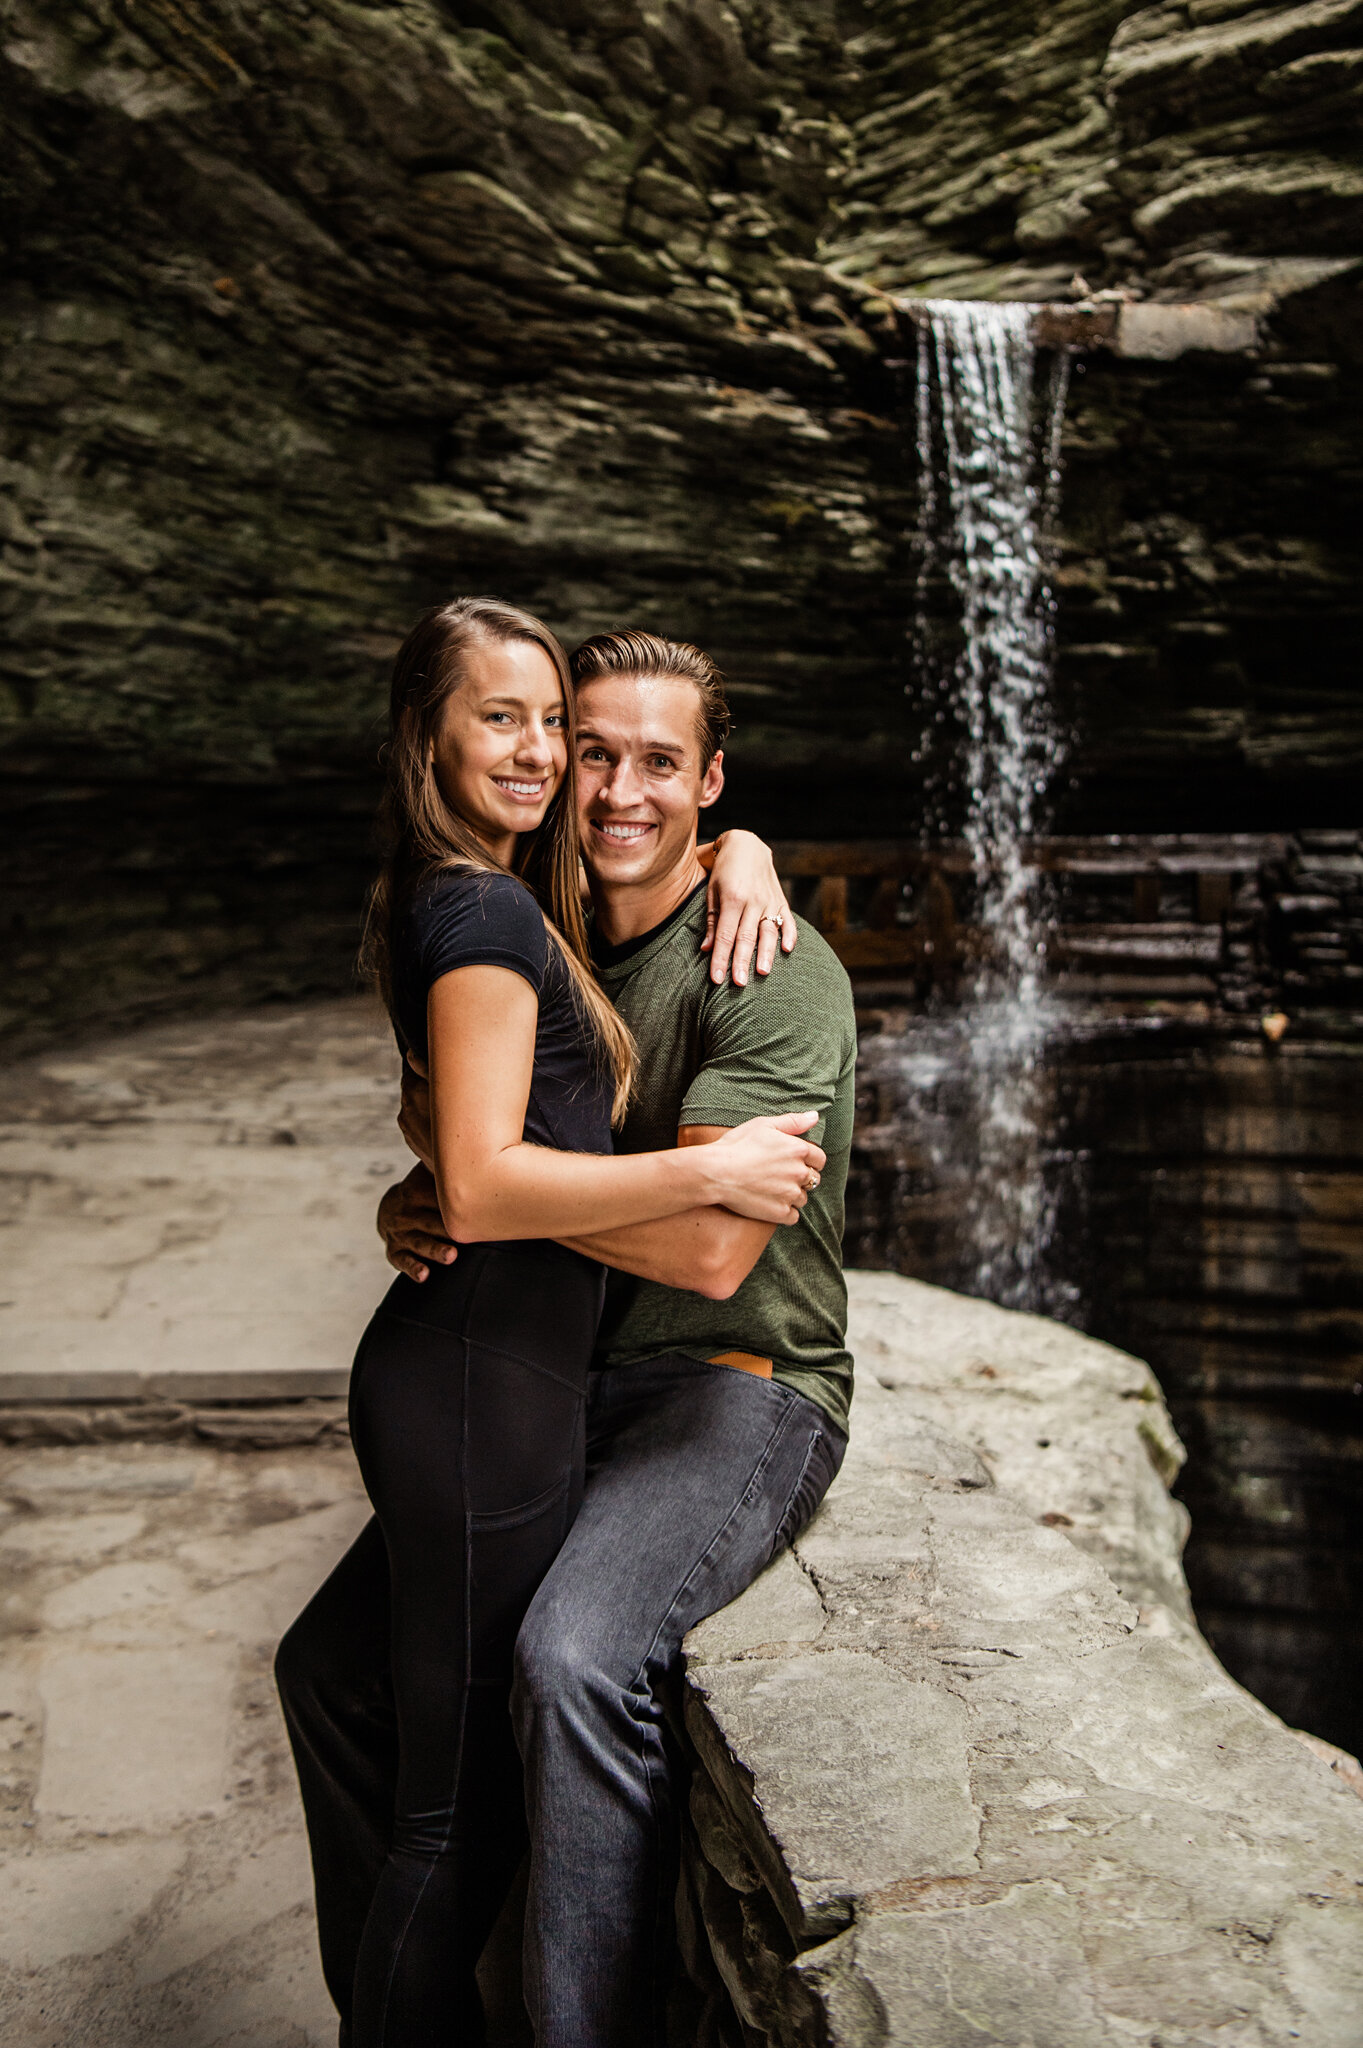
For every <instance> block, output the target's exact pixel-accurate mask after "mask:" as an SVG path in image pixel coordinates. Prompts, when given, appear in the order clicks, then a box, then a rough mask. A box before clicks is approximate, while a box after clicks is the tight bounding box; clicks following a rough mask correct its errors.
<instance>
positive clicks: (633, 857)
mask: <svg viewBox="0 0 1363 2048" xmlns="http://www.w3.org/2000/svg"><path fill="white" fill-rule="evenodd" d="M723 759H724V757H723V755H722V754H716V755H715V757H714V759H713V760H712V761H711V763H710V765H709V767H708V768H707V769H705V771H704V772H703V773H702V770H701V765H700V763H701V749H700V695H699V692H698V691H697V689H696V686H695V684H694V683H690V682H686V681H684V680H682V679H681V678H680V677H677V676H642V677H640V676H603V677H600V678H598V680H597V681H595V682H590V683H584V684H583V685H582V687H581V689H580V690H579V691H578V693H577V798H578V824H579V827H580V829H581V833H582V853H583V858H584V859H585V861H586V863H587V865H588V867H589V868H590V869H591V872H592V877H593V879H594V880H596V881H600V882H603V883H605V884H606V885H607V886H608V887H616V888H634V887H647V886H649V885H650V884H651V883H653V882H658V881H662V880H663V879H664V878H665V877H666V876H668V875H669V874H671V873H672V872H673V871H674V870H675V869H676V868H677V866H678V865H679V864H680V863H681V862H683V861H685V860H687V859H689V858H690V856H691V850H692V848H693V847H694V846H695V842H696V824H697V814H698V813H699V812H700V811H702V810H704V809H706V808H707V807H708V806H709V805H710V804H712V803H714V802H715V801H716V799H717V798H718V796H719V793H720V791H721V790H722V789H723V787H724V768H723Z"/></svg>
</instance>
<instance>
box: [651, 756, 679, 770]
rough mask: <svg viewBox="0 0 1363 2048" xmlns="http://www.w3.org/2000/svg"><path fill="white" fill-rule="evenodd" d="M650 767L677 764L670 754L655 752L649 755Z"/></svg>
mask: <svg viewBox="0 0 1363 2048" xmlns="http://www.w3.org/2000/svg"><path fill="white" fill-rule="evenodd" d="M648 765H649V767H650V768H672V767H674V766H675V765H676V764H675V762H674V761H673V759H672V756H671V755H670V754H653V755H650V757H649V763H648Z"/></svg>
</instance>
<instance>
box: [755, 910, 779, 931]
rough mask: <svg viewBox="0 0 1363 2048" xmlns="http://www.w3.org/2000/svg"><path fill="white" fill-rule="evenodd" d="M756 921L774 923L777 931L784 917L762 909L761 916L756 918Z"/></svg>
mask: <svg viewBox="0 0 1363 2048" xmlns="http://www.w3.org/2000/svg"><path fill="white" fill-rule="evenodd" d="M757 922H758V923H759V924H774V925H775V926H776V929H777V931H778V932H779V931H780V929H781V927H782V925H783V924H784V923H785V919H784V918H783V917H775V916H773V915H772V913H771V911H769V910H764V911H763V913H762V915H761V917H759V918H758V920H757Z"/></svg>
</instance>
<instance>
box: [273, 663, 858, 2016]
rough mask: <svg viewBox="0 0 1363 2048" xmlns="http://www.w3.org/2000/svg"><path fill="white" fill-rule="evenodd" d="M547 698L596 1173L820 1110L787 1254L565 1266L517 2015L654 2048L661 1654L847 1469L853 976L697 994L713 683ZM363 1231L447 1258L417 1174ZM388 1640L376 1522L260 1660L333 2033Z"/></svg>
mask: <svg viewBox="0 0 1363 2048" xmlns="http://www.w3.org/2000/svg"><path fill="white" fill-rule="evenodd" d="M573 674H574V680H575V683H576V685H577V723H578V734H577V752H578V761H577V786H578V801H579V809H580V821H581V832H582V845H583V850H584V859H585V861H586V863H587V869H588V876H589V881H590V887H591V894H592V903H593V906H594V913H595V917H594V951H595V956H596V963H597V973H598V975H599V978H600V981H601V985H602V987H603V988H604V989H605V990H606V992H607V993H608V995H609V996H610V997H611V1000H612V1001H613V1002H614V1003H615V1004H616V1006H617V1008H618V1009H619V1010H620V1013H621V1015H622V1016H623V1017H624V1018H625V1019H626V1021H627V1023H628V1024H629V1026H630V1028H631V1030H632V1031H633V1033H634V1036H635V1039H636V1041H637V1045H638V1052H639V1072H640V1074H641V1076H642V1080H641V1084H640V1087H639V1089H638V1092H637V1096H636V1099H635V1101H634V1102H633V1104H632V1106H631V1108H630V1111H629V1114H628V1117H627V1119H626V1122H625V1125H624V1127H623V1130H621V1131H620V1132H619V1133H618V1134H617V1139H616V1144H617V1148H618V1149H619V1150H621V1151H625V1152H642V1151H648V1150H652V1149H655V1148H658V1147H662V1146H668V1145H671V1144H673V1143H674V1142H675V1143H678V1144H683V1145H694V1144H706V1143H708V1142H709V1141H711V1140H713V1139H715V1138H717V1137H719V1135H720V1134H721V1132H722V1131H724V1130H725V1129H728V1128H730V1127H732V1126H734V1125H736V1124H739V1123H742V1122H743V1121H744V1120H745V1119H747V1118H748V1117H753V1116H768V1115H777V1114H782V1113H784V1112H786V1111H789V1110H794V1109H806V1108H817V1109H819V1111H820V1112H821V1118H820V1122H819V1123H818V1124H817V1125H816V1126H815V1127H814V1129H813V1130H811V1131H810V1132H809V1133H808V1136H809V1137H810V1138H811V1139H812V1140H814V1141H815V1142H816V1143H817V1144H819V1145H821V1146H822V1147H823V1149H824V1151H825V1152H826V1153H827V1165H826V1167H825V1169H824V1171H823V1173H822V1176H821V1177H820V1179H819V1182H818V1185H817V1186H816V1187H814V1188H812V1189H811V1191H810V1198H809V1202H808V1206H807V1207H806V1208H805V1209H804V1210H803V1211H802V1212H801V1214H800V1217H799V1220H798V1222H796V1223H795V1224H793V1225H791V1226H789V1227H781V1226H777V1225H772V1224H765V1223H758V1222H753V1221H750V1220H748V1219H746V1218H743V1217H740V1216H736V1215H733V1214H731V1213H730V1212H729V1211H727V1210H723V1209H700V1210H695V1211H692V1212H691V1213H690V1214H688V1215H685V1216H681V1217H673V1218H671V1219H669V1220H668V1221H666V1222H659V1223H652V1224H640V1225H636V1226H631V1227H630V1228H627V1229H622V1230H618V1231H610V1232H606V1233H603V1234H602V1235H600V1236H597V1237H585V1238H582V1239H579V1240H573V1241H572V1242H573V1244H574V1248H575V1249H577V1250H580V1251H582V1252H584V1253H587V1254H589V1255H590V1256H592V1257H594V1258H597V1259H600V1260H602V1261H603V1262H604V1263H605V1264H606V1265H607V1266H608V1267H610V1268H612V1269H613V1270H612V1271H611V1273H610V1275H609V1280H608V1287H607V1295H606V1307H605V1313H604V1316H603V1319H602V1323H601V1328H600V1333H599V1338H598V1347H597V1355H596V1360H595V1367H596V1369H595V1370H594V1372H593V1375H592V1382H591V1392H590V1396H589V1406H588V1413H587V1432H588V1455H587V1481H586V1490H585V1495H584V1498H583V1502H582V1506H581V1509H580V1512H579V1513H578V1516H577V1519H576V1521H575V1522H574V1524H573V1527H572V1529H571V1531H570V1533H569V1535H568V1537H567V1540H566V1542H565V1543H564V1546H563V1549H562V1550H561V1551H560V1553H559V1556H558V1558H557V1560H556V1562H555V1563H554V1565H553V1567H552V1568H551V1570H550V1572H549V1575H548V1577H547V1578H546V1579H545V1580H544V1582H543V1584H542V1585H541V1586H540V1589H539V1591H538V1593H537V1594H536V1596H535V1599H534V1601H533V1603H532V1605H531V1607H530V1610H529V1613H528V1615H527V1616H526V1619H525V1622H524V1624H523V1626H522V1629H521V1633H520V1639H519V1642H518V1645H517V1670H516V1680H515V1688H514V1698H513V1708H514V1718H515V1726H516V1735H517V1740H518V1742H519V1745H520V1751H521V1756H522V1759H523V1763H524V1770H525V1786H526V1804H527V1809H528V1814H529V1819H530V1826H531V1862H530V1891H529V1899H528V1904H527V1912H526V1945H525V1995H526V2001H527V2004H528V2006H529V2009H530V2014H531V2018H532V2020H533V2022H534V2029H535V2038H536V2040H537V2041H538V2042H539V2043H540V2044H542V2048H650V2044H653V2043H657V2044H658V2048H661V2044H662V2042H663V2039H664V2010H665V2005H666V1999H667V1993H668V1986H669V1980H670V1977H671V1974H672V1962H673V1944H674V1934H673V1927H672V1901H673V1896H674V1893H675V1887H676V1878H677V1858H678V1840H679V1822H678V1817H677V1815H676V1812H675V1791H674V1786H675V1782H676V1769H675V1748H674V1738H673V1736H672V1734H671V1732H670V1730H669V1727H668V1725H667V1719H666V1713H667V1705H668V1698H669V1692H673V1693H674V1691H675V1688H674V1684H673V1681H674V1679H675V1674H676V1672H677V1669H678V1665H679V1660H680V1650H681V1643H682V1638H683V1636H684V1635H685V1634H686V1632H687V1630H688V1629H690V1628H691V1627H693V1626H694V1625H695V1623H697V1622H698V1621H700V1620H702V1619H703V1618H704V1616H705V1615H707V1614H710V1613H713V1612H714V1611H715V1610H716V1609H717V1608H719V1607H722V1606H724V1605H725V1604H726V1603H727V1602H728V1601H730V1600H732V1599H734V1598H735V1597H736V1595H737V1594H739V1593H741V1592H742V1591H743V1589H744V1587H745V1586H747V1585H749V1584H750V1583H751V1581H752V1580H753V1579H754V1578H755V1577H756V1576H757V1574H758V1573H759V1572H760V1571H761V1570H762V1568H763V1567H764V1566H765V1565H766V1564H767V1563H768V1562H769V1561H770V1560H771V1558H772V1557H773V1556H775V1555H776V1553H777V1552H778V1551H779V1550H780V1549H781V1548H782V1546H783V1545H785V1544H787V1543H789V1542H790V1541H791V1540H792V1539H793V1538H794V1537H795V1536H796V1535H797V1534H798V1532H799V1530H800V1529H801V1528H802V1527H803V1526H804V1524H805V1523H806V1522H807V1521H808V1519H809V1517H810V1516H811V1515H812V1513H813V1512H814V1509H815V1508H816V1507H817V1506H818V1504H819V1501H820V1500H821V1499H822V1497H823V1495H824V1492H825V1491H826V1489H827V1487H828V1485H829V1482H830V1481H831V1480H832V1478H833V1476H834V1474H835V1473H836V1472H837V1469H838V1466H839V1464H840V1463H841V1460H842V1455H843V1451H844V1448H845V1446H846V1434H845V1430H846V1422H847V1411H848V1402H849V1399H850V1394H851V1383H852V1361H851V1358H850V1357H849V1355H848V1352H847V1349H846V1343H845V1336H846V1311H847V1297H846V1288H845V1285H844V1282H843V1276H842V1266H841V1239H842V1225H843V1200H844V1191H845V1186H846V1179H847V1164H848V1157H849V1153H850V1149H851V1139H852V1118H853V1074H854V1064H855V1057H856V1033H855V1026H854V1021H853V1010H852V998H851V989H850V987H849V984H848V980H847V976H846V974H845V973H844V971H843V969H842V967H841V966H840V965H839V963H838V961H837V959H836V958H835V956H834V955H833V953H832V952H831V950H830V949H829V947H828V946H827V945H826V944H825V943H824V941H823V940H822V939H821V938H820V937H819V935H818V934H817V933H816V932H815V931H813V930H812V929H810V928H809V927H808V926H805V925H803V924H802V925H801V927H800V937H799V944H798V946H797V947H796V949H795V951H794V952H793V953H792V954H790V956H789V957H788V958H785V959H783V960H782V961H781V962H780V963H779V965H778V967H777V970H776V972H775V973H773V974H772V975H771V976H770V977H769V978H768V979H765V980H763V979H760V978H759V979H757V980H751V981H749V982H747V983H746V985H744V986H742V987H737V986H734V985H732V984H731V983H730V982H727V981H726V982H725V983H723V984H722V985H717V984H715V983H714V982H712V980H711V979H710V972H709V961H708V958H707V956H706V955H704V954H702V952H701V951H700V948H699V944H698V937H699V935H700V934H701V933H703V931H704V928H705V920H706V877H705V874H704V871H703V869H702V868H701V866H700V864H699V861H698V859H697V854H696V844H697V827H698V823H699V813H700V811H701V810H702V809H703V808H705V807H707V806H708V805H710V804H713V803H714V802H715V801H716V799H717V798H718V796H719V794H720V791H721V789H722V788H723V756H722V753H721V752H720V748H721V746H722V743H723V740H724V737H725V735H726V733H727V730H728V713H727V710H726V707H725V704H724V699H723V694H722V689H721V685H720V682H719V677H718V674H717V672H716V671H715V669H714V667H713V664H712V663H711V662H710V661H709V660H708V658H707V657H706V656H705V655H703V654H702V653H701V652H700V651H699V650H698V649H696V648H693V647H689V646H684V645H680V644H678V643H675V642H671V641H666V640H661V639H658V638H656V637H654V636H653V635H650V634H644V633H610V634H603V635H600V636H598V637H597V638H596V639H594V640H589V641H588V642H587V643H586V645H585V646H584V647H582V648H580V649H579V650H578V653H577V655H576V656H575V657H574V660H573ZM404 1094H405V1108H404V1118H403V1128H404V1132H405V1134H406V1135H407V1137H408V1142H409V1143H410V1144H412V1146H413V1149H414V1150H415V1151H417V1152H418V1154H423V1153H427V1152H428V1151H429V1135H428V1132H427V1130H426V1128H425V1104H424V1100H423V1094H424V1091H423V1090H422V1088H421V1086H420V1084H419V1083H415V1082H409V1083H408V1084H406V1086H405V1090H404ZM379 1228H380V1231H381V1233H382V1235H383V1236H384V1238H385V1240H386V1242H387V1245H388V1251H389V1257H390V1259H391V1260H392V1262H393V1263H394V1264H395V1265H397V1266H398V1267H399V1268H400V1269H401V1270H402V1271H404V1272H407V1273H409V1274H411V1275H412V1277H414V1278H423V1277H424V1273H425V1262H427V1261H430V1260H432V1259H440V1260H448V1259H449V1258H451V1257H453V1256H454V1247H453V1246H452V1245H451V1244H450V1243H449V1241H448V1239H447V1238H446V1236H445V1232H444V1225H443V1223H442V1221H441V1218H440V1213H439V1210H438V1208H437V1206H436V1200H435V1192H434V1184H433V1182H432V1180H431V1177H430V1174H429V1172H428V1171H427V1168H426V1166H424V1165H419V1166H417V1167H415V1168H414V1169H413V1171H412V1172H411V1173H410V1174H409V1175H408V1177H407V1179H406V1180H405V1181H404V1182H402V1183H400V1184H399V1186H398V1187H396V1188H392V1189H390V1190H389V1192H388V1194H387V1195H386V1196H385V1197H384V1200H383V1203H382V1204H381V1206H380V1211H379ZM387 1631H388V1583H387V1572H386V1564H385V1560H384V1555H383V1547H382V1538H381V1537H380V1536H378V1535H377V1533H376V1528H375V1525H372V1524H371V1526H370V1528H369V1529H368V1530H366V1532H365V1533H364V1534H363V1535H362V1536H361V1537H360V1539H359V1541H358V1542H357V1543H356V1545H355V1546H354V1548H353V1549H352V1550H351V1551H350V1552H349V1553H348V1555H347V1556H346V1558H345V1559H343V1560H342V1562H341V1564H340V1565H339V1566H338V1567H337V1569H336V1571H335V1572H334V1573H333V1575H332V1577H331V1578H330V1579H329V1580H328V1581H327V1583H326V1585H325V1586H324V1587H323V1588H322V1589H321V1591H320V1592H319V1593H318V1594H317V1596H316V1598H315V1599H314V1600H313V1602H312V1603H311V1605H310V1606H309V1607H308V1609H307V1610H306V1611H305V1613H304V1614H303V1615H302V1616H301V1617H300V1619H299V1621H298V1622H297V1623H295V1625H294V1627H293V1629H292V1630H291V1631H290V1632H289V1635H288V1636H287V1637H286V1638H285V1641H284V1644H283V1645H282V1647H281V1650H280V1656H279V1665H278V1670H279V1680H280V1690H281V1694H282V1696H283V1699H284V1704H285V1710H286V1714H287V1716H288V1720H289V1725H290V1734H291V1736H292V1739H293V1742H294V1748H295V1752H296V1755H297V1758H298V1766H299V1775H300V1779H301V1782H302V1785H303V1792H304V1800H305V1804H306V1807H307V1815H308V1825H309V1830H310V1833H311V1835H312V1841H313V1860H314V1864H315V1867H316V1868H317V1870H318V1872H319V1873H326V1875H322V1876H319V1892H318V1919H319V1925H320V1931H321V1939H322V1950H323V1961H324V1966H325V1968H326V1974H327V1981H328V1984H329V1986H330V1988H331V1991H332V1995H333V1997H335V1999H336V2001H337V2004H338V2006H339V2007H340V2009H341V2011H342V2016H343V2022H344V2018H345V2014H346V2009H347V2004H348V1993H349V1985H350V1981H351V1976H352V1974H353V1968H354V1958H355V1950H356V1946H357V1944H358V1939H359V1932H360V1929H361V1927H362V1926H363V1923H364V1917H365V1913H366V1911H367V1908H368V1903H369V1890H370V1889H372V1882H373V1881H374V1880H376V1879H377V1875H378V1872H379V1870H380V1868H381V1867H382V1863H383V1859H384V1856H385V1854H386V1852H387V1847H388V1841H387V1835H388V1828H389V1825H390V1821H391V1815H392V1809H393V1788H394V1782H395V1777H396V1734H395V1729H394V1722H393V1710H392V1702H391V1698H390V1697H389V1696H388V1695H387V1693H386V1690H385V1687H384V1685H383V1682H382V1673H383V1671H384V1669H385V1665H386V1643H387ZM494 1846H495V1847H505V1845H494ZM342 2039H343V2040H344V2029H343V2034H342Z"/></svg>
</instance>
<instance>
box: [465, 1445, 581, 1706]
mask: <svg viewBox="0 0 1363 2048" xmlns="http://www.w3.org/2000/svg"><path fill="white" fill-rule="evenodd" d="M575 1493H576V1489H575V1488H574V1486H573V1484H572V1478H571V1475H570V1474H565V1475H564V1477H563V1478H562V1479H560V1480H559V1481H558V1482H557V1484H555V1485H554V1486H551V1487H549V1488H547V1490H546V1491H545V1492H544V1493H542V1494H539V1495H537V1496H536V1498H535V1499H534V1500H529V1501H525V1502H523V1503H522V1504H521V1506H520V1507H515V1508H501V1509H498V1510H496V1511H494V1512H490V1513H487V1514H470V1515H469V1517H468V1538H469V1679H470V1683H471V1684H473V1685H503V1684H509V1683H510V1679H511V1665H512V1658H513V1655H514V1652H515V1648H516V1637H517V1635H518V1633H519V1631H520V1626H521V1622H522V1621H523V1620H524V1618H525V1611H526V1609H527V1607H529V1605H530V1602H531V1601H532V1600H533V1599H534V1597H535V1592H536V1589H537V1588H538V1586H539V1583H540V1580H541V1579H542V1578H543V1577H544V1575H545V1573H546V1572H547V1571H548V1569H549V1567H550V1565H551V1564H552V1563H553V1561H554V1559H555V1558H556V1557H557V1556H558V1553H559V1551H560V1550H561V1549H562V1547H563V1539H564V1537H565V1536H566V1535H567V1533H568V1528H569V1524H570V1522H571V1520H572V1511H573V1505H574V1499H575Z"/></svg>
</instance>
